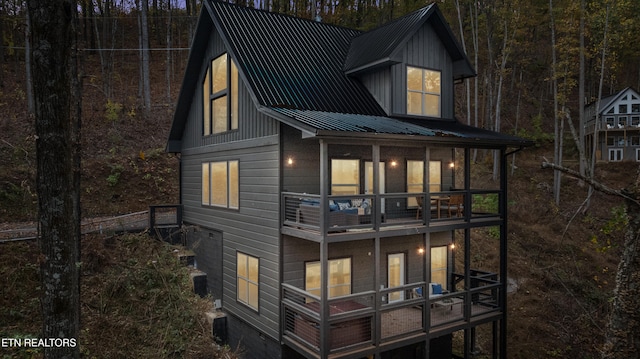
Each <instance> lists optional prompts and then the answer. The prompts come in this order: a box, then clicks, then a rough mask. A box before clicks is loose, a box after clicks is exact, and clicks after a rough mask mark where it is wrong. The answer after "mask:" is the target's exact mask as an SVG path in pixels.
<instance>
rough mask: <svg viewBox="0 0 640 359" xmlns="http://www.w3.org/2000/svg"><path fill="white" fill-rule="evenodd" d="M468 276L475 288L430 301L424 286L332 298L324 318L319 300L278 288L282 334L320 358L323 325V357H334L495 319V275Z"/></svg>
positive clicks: (478, 273) (497, 286)
mask: <svg viewBox="0 0 640 359" xmlns="http://www.w3.org/2000/svg"><path fill="white" fill-rule="evenodd" d="M473 272H474V273H475V274H476V275H475V276H473V277H472V278H470V279H473V280H472V281H471V282H472V283H473V285H474V287H473V288H471V289H470V290H468V291H458V292H451V293H447V292H445V293H444V294H440V295H432V296H429V295H428V293H429V290H428V285H429V283H426V282H414V283H410V284H406V285H402V286H398V287H393V288H381V289H380V290H379V291H367V292H361V293H356V294H352V295H348V296H343V297H337V298H331V299H328V300H327V305H326V306H324V309H325V310H327V311H328V312H327V313H326V317H325V318H322V316H321V314H320V312H321V303H322V302H321V299H320V298H319V297H318V296H316V295H313V294H311V293H309V292H306V291H304V290H302V289H300V288H297V287H295V286H292V285H289V284H282V313H283V321H282V332H283V335H284V337H285V338H287V339H288V340H290V341H292V342H294V343H296V344H297V345H299V346H301V347H304V348H306V349H307V350H310V351H312V352H319V351H320V346H321V343H322V339H321V328H322V326H323V325H325V324H324V323H325V320H326V325H327V326H328V329H327V331H326V333H327V335H328V338H325V339H326V341H327V343H328V346H329V347H328V351H329V353H338V352H342V351H346V350H358V349H359V348H362V349H363V350H364V349H365V348H369V347H370V346H371V345H374V344H376V343H381V344H383V343H386V342H390V341H393V340H396V339H399V338H403V337H406V336H408V335H413V334H419V333H424V332H429V331H432V332H433V331H442V330H448V329H447V328H450V327H451V326H452V325H453V326H454V327H456V326H458V327H459V326H460V325H465V324H466V323H471V322H473V321H474V319H475V318H478V317H481V316H483V317H486V315H488V314H491V313H496V314H499V312H500V311H501V310H502V307H501V306H500V304H499V293H500V290H503V289H502V287H501V284H500V282H499V281H497V280H495V279H497V275H496V274H493V273H487V272H482V271H473ZM456 276H457V277H456V278H457V279H459V280H462V279H464V278H461V277H460V276H459V275H456ZM423 293H426V294H427V295H426V296H423V295H422V294H423ZM376 300H377V301H378V305H377V306H376ZM323 319H324V320H323ZM425 319H426V321H425Z"/></svg>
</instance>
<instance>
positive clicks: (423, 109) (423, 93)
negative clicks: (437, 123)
mask: <svg viewBox="0 0 640 359" xmlns="http://www.w3.org/2000/svg"><path fill="white" fill-rule="evenodd" d="M412 69H413V70H419V71H420V74H421V76H420V77H421V81H420V83H421V89H420V90H418V89H411V88H409V72H410V70H412ZM427 72H431V73H434V74H437V75H438V77H437V81H438V90H437V92H436V91H430V90H428V89H426V88H425V80H424V79H425V74H426V73H427ZM405 76H406V81H405V90H406V92H405V95H406V102H405V105H406V108H405V112H406V114H407V115H413V116H426V117H433V118H442V71H440V70H436V69H430V68H425V67H418V66H410V65H407V66H406V71H405ZM410 94H419V95H420V112H410V111H409V107H410V106H409V97H410V96H409V95H410ZM427 97H435V98H436V99H437V103H438V105H437V106H438V108H437V113H436V114H433V113H429V111H428V106H427V101H426V98H427Z"/></svg>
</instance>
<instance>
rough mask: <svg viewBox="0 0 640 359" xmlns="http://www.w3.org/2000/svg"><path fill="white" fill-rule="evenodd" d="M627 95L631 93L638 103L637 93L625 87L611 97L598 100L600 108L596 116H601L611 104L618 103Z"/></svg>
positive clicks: (638, 95) (639, 95)
mask: <svg viewBox="0 0 640 359" xmlns="http://www.w3.org/2000/svg"><path fill="white" fill-rule="evenodd" d="M629 93H632V94H633V95H635V97H636V98H638V101H639V102H640V94H638V92H636V90H634V89H632V88H631V87H627V88H625V89H624V90H622V91H620V92H618V93H615V94H613V95H610V96H607V97H603V98H602V99H600V108H599V109H598V114H603V113H604V112H605V111H606V110H608V109H609V108H610V107H611V106H612V105H613V104H615V103H616V102H618V100H620V99H622V98H623V97H625V96H626V95H627V94H629ZM596 104H597V101H596V102H593V103H591V104H589V105H587V106H586V107H592V106H596Z"/></svg>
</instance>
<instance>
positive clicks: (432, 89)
mask: <svg viewBox="0 0 640 359" xmlns="http://www.w3.org/2000/svg"><path fill="white" fill-rule="evenodd" d="M440 94H441V88H440V71H434V70H428V69H421V68H417V67H411V66H407V114H409V115H421V116H430V117H440Z"/></svg>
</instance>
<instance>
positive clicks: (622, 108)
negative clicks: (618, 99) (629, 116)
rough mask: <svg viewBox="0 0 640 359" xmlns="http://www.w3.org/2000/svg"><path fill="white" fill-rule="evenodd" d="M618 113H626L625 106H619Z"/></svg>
mask: <svg viewBox="0 0 640 359" xmlns="http://www.w3.org/2000/svg"><path fill="white" fill-rule="evenodd" d="M618 113H627V105H619V106H618Z"/></svg>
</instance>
